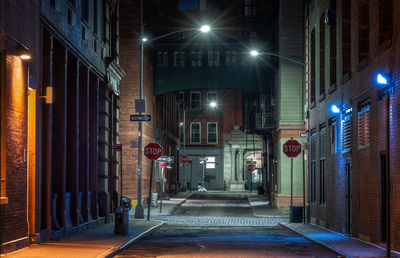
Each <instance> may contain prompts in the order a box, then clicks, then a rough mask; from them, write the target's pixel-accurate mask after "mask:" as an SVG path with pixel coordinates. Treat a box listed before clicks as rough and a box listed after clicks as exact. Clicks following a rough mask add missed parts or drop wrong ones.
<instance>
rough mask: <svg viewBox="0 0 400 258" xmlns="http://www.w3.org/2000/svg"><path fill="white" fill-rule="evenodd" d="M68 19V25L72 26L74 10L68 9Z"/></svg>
mask: <svg viewBox="0 0 400 258" xmlns="http://www.w3.org/2000/svg"><path fill="white" fill-rule="evenodd" d="M67 21H68V25H71V26H72V12H71V10H70V9H68V10H67Z"/></svg>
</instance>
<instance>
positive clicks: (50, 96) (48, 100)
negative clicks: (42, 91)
mask: <svg viewBox="0 0 400 258" xmlns="http://www.w3.org/2000/svg"><path fill="white" fill-rule="evenodd" d="M39 98H42V99H46V104H53V87H51V86H47V87H46V96H39Z"/></svg>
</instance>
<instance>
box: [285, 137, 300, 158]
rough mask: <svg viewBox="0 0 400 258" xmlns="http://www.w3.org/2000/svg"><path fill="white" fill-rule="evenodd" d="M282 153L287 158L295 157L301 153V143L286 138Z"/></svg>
mask: <svg viewBox="0 0 400 258" xmlns="http://www.w3.org/2000/svg"><path fill="white" fill-rule="evenodd" d="M283 153H285V154H286V156H288V157H289V158H295V157H297V156H298V155H299V154H300V153H301V144H300V143H299V142H298V141H296V140H288V141H287V142H285V143H284V144H283Z"/></svg>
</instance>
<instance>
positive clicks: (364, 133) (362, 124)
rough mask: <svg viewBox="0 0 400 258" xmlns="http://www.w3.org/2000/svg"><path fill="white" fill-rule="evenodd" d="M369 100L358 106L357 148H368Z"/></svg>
mask: <svg viewBox="0 0 400 258" xmlns="http://www.w3.org/2000/svg"><path fill="white" fill-rule="evenodd" d="M369 134H370V99H367V100H365V101H363V102H361V103H360V104H359V105H358V148H365V147H368V146H369Z"/></svg>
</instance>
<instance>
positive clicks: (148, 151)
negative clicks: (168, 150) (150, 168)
mask: <svg viewBox="0 0 400 258" xmlns="http://www.w3.org/2000/svg"><path fill="white" fill-rule="evenodd" d="M162 151H163V148H162V147H161V145H160V144H158V143H155V142H152V143H149V144H147V145H146V147H144V155H145V156H146V157H147V158H148V159H158V158H159V157H161V155H162Z"/></svg>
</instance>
